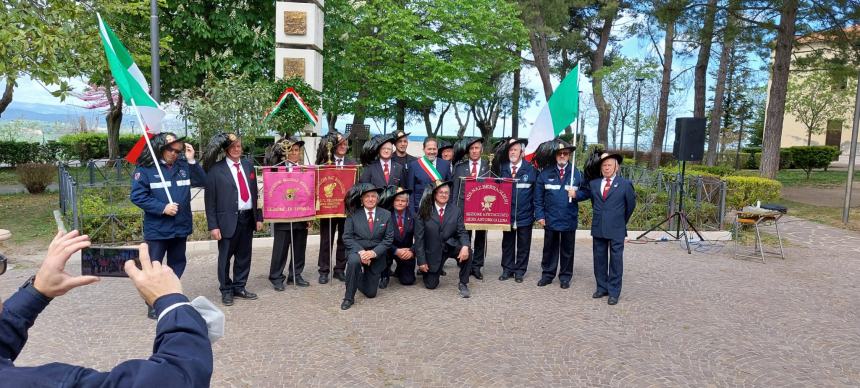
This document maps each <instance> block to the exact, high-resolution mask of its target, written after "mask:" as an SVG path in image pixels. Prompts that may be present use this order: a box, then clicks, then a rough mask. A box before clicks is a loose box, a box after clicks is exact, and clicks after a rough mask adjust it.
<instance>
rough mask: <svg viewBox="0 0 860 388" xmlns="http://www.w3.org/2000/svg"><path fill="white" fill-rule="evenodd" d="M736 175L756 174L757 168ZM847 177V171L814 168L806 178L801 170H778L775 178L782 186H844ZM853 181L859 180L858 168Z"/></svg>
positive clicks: (859, 170)
mask: <svg viewBox="0 0 860 388" xmlns="http://www.w3.org/2000/svg"><path fill="white" fill-rule="evenodd" d="M736 174H737V175H746V176H758V175H759V172H758V170H743V171H738V172H737V173H736ZM847 179H848V171H844V170H843V171H832V170H831V171H822V170H814V171H812V173H810V174H809V179H806V172H804V171H803V170H779V172H778V173H777V174H776V180H778V181H780V182H782V185H783V186H818V187H834V186H842V187H845V181H846V180H847ZM854 182H860V169H856V170H854Z"/></svg>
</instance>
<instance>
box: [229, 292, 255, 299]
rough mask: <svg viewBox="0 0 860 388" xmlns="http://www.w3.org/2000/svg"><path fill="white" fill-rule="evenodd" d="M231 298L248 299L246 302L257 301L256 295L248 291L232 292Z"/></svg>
mask: <svg viewBox="0 0 860 388" xmlns="http://www.w3.org/2000/svg"><path fill="white" fill-rule="evenodd" d="M233 296H234V297H236V298H242V299H248V300H254V299H257V294H255V293H253V292H251V291H248V290H241V291H233Z"/></svg>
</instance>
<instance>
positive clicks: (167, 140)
mask: <svg viewBox="0 0 860 388" xmlns="http://www.w3.org/2000/svg"><path fill="white" fill-rule="evenodd" d="M184 141H185V138H184V137H176V134H174V133H173V132H161V133H159V134H157V135H155V136H153V137H152V139H149V142H150V144H152V149H153V150H154V151H155V152H156V154H155V156H156V157H158V158H159V159H160V158H161V153H162V152H164V150H165V149H167V147H170V145H172V144H174V143H179V142H184ZM137 160H138V162H137V163H138V164H139V165H141V166H146V167H151V166H153V162H152V153H150V152H149V151H146V152H143V153H142V154H141V155H140V158H138V159H137Z"/></svg>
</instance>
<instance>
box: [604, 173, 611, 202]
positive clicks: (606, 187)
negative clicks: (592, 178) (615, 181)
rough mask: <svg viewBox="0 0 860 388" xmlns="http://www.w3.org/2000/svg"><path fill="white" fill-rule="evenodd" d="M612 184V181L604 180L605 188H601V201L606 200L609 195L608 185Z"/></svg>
mask: <svg viewBox="0 0 860 388" xmlns="http://www.w3.org/2000/svg"><path fill="white" fill-rule="evenodd" d="M611 183H612V180H610V179H609V178H606V186H603V199H606V196H607V195H609V185H610V184H611Z"/></svg>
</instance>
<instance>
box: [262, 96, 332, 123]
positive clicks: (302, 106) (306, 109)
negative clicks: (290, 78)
mask: <svg viewBox="0 0 860 388" xmlns="http://www.w3.org/2000/svg"><path fill="white" fill-rule="evenodd" d="M289 99H293V100H295V101H296V105H298V106H299V110H301V111H302V113H304V114H305V117H306V118H307V119H308V121H310V123H311V125H313V126H316V125H317V124H318V123H319V118H318V117H317V115H316V113H314V111H313V109H311V107H310V106H309V105H308V104H307V103H305V100H304V99H302V96H300V95H299V92H297V91H296V90H295V89H293V88H292V87H288V88H286V89H284V92H283V93H281V96H280V97H278V101H277V102H276V103H275V106H273V107H272V109H269V111H268V112H266V116H265V117H263V122H266V121H268V120H269V119H270V118H272V116H274V115H275V114H276V113H278V112H280V111H281V108H282V107H283V106H284V103H285V102H287V100H289Z"/></svg>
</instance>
